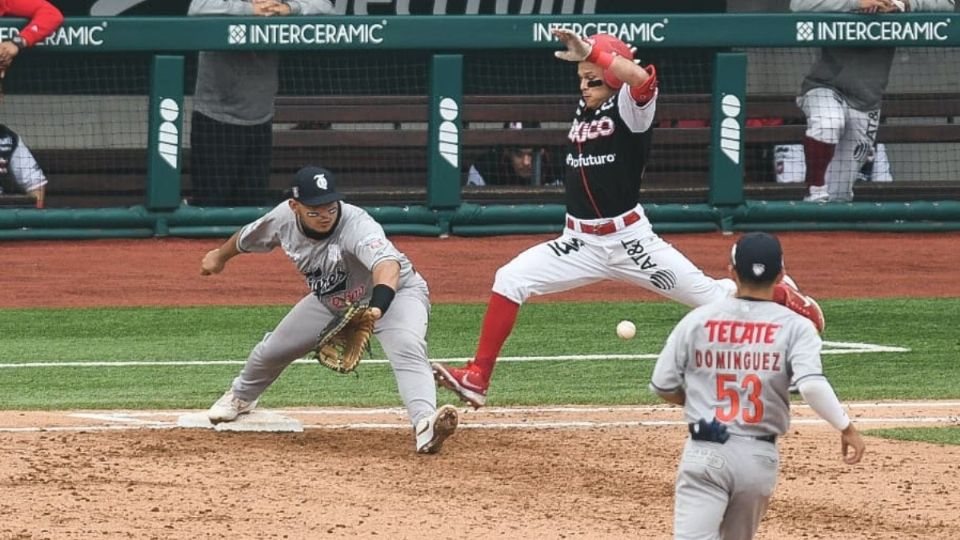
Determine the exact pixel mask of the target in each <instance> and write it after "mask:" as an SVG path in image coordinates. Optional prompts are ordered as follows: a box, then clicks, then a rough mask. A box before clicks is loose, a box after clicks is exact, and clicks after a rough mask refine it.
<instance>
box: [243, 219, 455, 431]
mask: <svg viewBox="0 0 960 540" xmlns="http://www.w3.org/2000/svg"><path fill="white" fill-rule="evenodd" d="M276 247H280V248H282V249H283V250H284V252H285V253H286V254H287V256H288V257H289V258H290V259H291V260H292V261H293V263H294V264H295V265H296V266H297V269H298V270H300V272H301V273H303V275H304V276H305V277H306V280H307V284H308V285H309V286H310V289H311V292H310V293H309V294H307V295H306V296H304V297H303V298H302V299H301V300H300V301H299V302H298V303H297V305H295V306H294V307H293V308H292V309H291V310H290V312H289V313H287V315H286V316H285V317H284V318H283V320H282V321H280V323H279V324H278V325H277V327H276V328H275V329H274V330H273V332H270V333H268V334H267V335H266V336H264V338H263V339H262V340H261V341H260V343H258V344H257V345H256V346H255V347H254V348H253V350H252V351H251V352H250V355H249V356H248V357H247V361H246V364H244V367H243V370H242V371H241V372H240V375H239V376H237V377H236V378H235V379H234V381H233V386H232V389H233V392H234V395H235V396H236V397H238V398H240V399H242V400H244V401H253V400H255V399H257V398H259V397H260V395H261V394H262V393H263V392H264V390H266V389H267V387H268V386H270V384H272V383H273V381H274V380H276V378H277V377H278V376H280V373H281V372H282V371H283V370H284V369H285V368H286V367H287V366H288V365H289V364H290V363H291V362H293V361H294V360H296V359H297V358H301V357H303V356H304V355H306V354H307V353H309V352H310V351H311V350H313V348H314V347H316V345H317V336H318V334H319V333H320V330H321V329H323V328H324V327H325V326H326V325H327V323H329V322H330V321H331V320H333V318H334V317H335V316H336V314H337V312H339V311H341V310H342V309H343V308H344V307H345V306H346V305H347V303H348V302H353V301H357V300H360V301H368V300H369V298H370V295H371V292H372V289H373V279H372V278H373V274H372V270H373V268H374V266H376V265H377V264H378V263H380V262H381V261H385V260H395V261H397V262H399V263H400V280H399V283H398V284H397V293H396V296H395V297H394V299H393V302H392V303H391V304H390V307H389V309H388V310H387V311H386V312H385V313H384V314H383V317H381V318H380V319H379V320H378V321H377V323H376V325H375V327H374V335H375V336H376V338H377V340H378V341H379V342H380V345H381V346H382V347H383V351H384V352H385V353H386V355H387V359H388V360H389V361H390V366H391V367H392V368H393V373H394V377H395V378H396V380H397V389H398V390H399V392H400V397H401V399H402V400H403V403H404V405H405V406H406V408H407V412H408V414H409V416H410V420H411V422H412V423H413V424H414V425H416V423H417V422H418V421H420V420H421V419H423V418H426V417H428V416H430V415H431V414H433V412H434V411H436V408H437V407H436V405H437V392H436V385H435V384H434V382H433V371H432V369H431V368H430V364H429V362H428V361H427V342H426V336H427V322H428V319H429V315H430V300H429V291H428V290H427V283H426V281H424V279H423V278H422V277H421V276H420V275H419V274H418V273H417V272H416V270H414V268H413V266H412V265H411V264H410V261H409V260H408V259H407V257H406V256H405V255H404V254H403V253H401V252H400V251H399V250H397V248H396V247H394V245H393V243H392V242H390V240H388V239H387V237H386V236H385V234H384V232H383V228H382V227H381V226H380V225H379V224H378V223H377V222H376V221H374V219H373V218H372V217H371V216H370V215H369V214H367V213H366V212H365V211H364V210H363V209H361V208H358V207H356V206H353V205H350V204H346V203H341V205H340V217H339V220H338V221H337V223H336V225H335V226H334V229H333V230H332V231H331V232H330V233H329V235H328V236H327V237H326V238H324V239H322V240H316V239H313V238H310V237H308V236H306V235H305V234H304V233H303V232H302V230H301V229H300V227H299V224H298V222H297V218H296V214H295V213H294V211H293V209H291V208H290V206H289V205H288V203H287V202H286V201H285V202H283V203H281V204H280V205H278V206H277V207H275V208H274V209H273V210H271V211H270V212H268V213H267V214H266V215H264V216H263V217H262V218H260V219H258V220H256V221H254V222H253V223H250V224H249V225H247V226H245V227H243V228H242V229H241V230H240V234H239V235H238V236H237V249H239V250H240V251H242V252H267V251H270V250H272V249H274V248H276Z"/></svg>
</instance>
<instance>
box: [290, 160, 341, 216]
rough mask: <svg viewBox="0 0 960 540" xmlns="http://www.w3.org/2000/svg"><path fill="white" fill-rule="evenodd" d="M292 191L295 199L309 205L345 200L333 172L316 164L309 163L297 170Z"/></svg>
mask: <svg viewBox="0 0 960 540" xmlns="http://www.w3.org/2000/svg"><path fill="white" fill-rule="evenodd" d="M290 192H291V194H292V195H293V200H295V201H297V202H298V203H301V204H305V205H307V206H320V205H321V204H329V203H332V202H334V201H342V200H343V194H342V193H338V192H337V189H336V187H335V184H334V179H333V173H332V172H330V171H328V170H327V169H324V168H323V167H318V166H316V165H307V166H306V167H304V168H302V169H300V170H299V171H297V174H296V176H294V178H293V187H291V188H290Z"/></svg>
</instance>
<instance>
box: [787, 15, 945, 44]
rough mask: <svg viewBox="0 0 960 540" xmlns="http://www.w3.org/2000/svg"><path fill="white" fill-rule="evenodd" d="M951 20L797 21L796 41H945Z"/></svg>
mask: <svg viewBox="0 0 960 540" xmlns="http://www.w3.org/2000/svg"><path fill="white" fill-rule="evenodd" d="M951 23H952V19H951V18H950V17H947V18H945V19H943V20H941V21H892V20H887V21H816V22H814V21H798V22H797V41H831V42H841V43H844V42H847V43H849V42H856V41H881V42H882V41H913V42H917V43H923V42H938V41H946V40H947V39H948V36H949V30H950V24H951Z"/></svg>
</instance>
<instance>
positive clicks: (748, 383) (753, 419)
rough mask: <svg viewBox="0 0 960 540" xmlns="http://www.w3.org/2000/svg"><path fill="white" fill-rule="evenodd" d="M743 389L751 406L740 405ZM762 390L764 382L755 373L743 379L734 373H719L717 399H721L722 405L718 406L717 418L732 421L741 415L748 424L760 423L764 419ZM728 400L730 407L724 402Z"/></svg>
mask: <svg viewBox="0 0 960 540" xmlns="http://www.w3.org/2000/svg"><path fill="white" fill-rule="evenodd" d="M741 390H742V391H743V393H744V394H745V397H746V400H747V401H749V402H750V405H751V406H746V407H743V408H741V407H740V393H741V392H740V391H741ZM762 391H763V382H762V381H761V380H760V377H758V376H757V375H756V374H755V373H750V374H748V375H745V376H744V377H743V379H742V380H741V379H740V378H739V377H738V375H736V374H734V373H718V374H717V401H720V402H721V405H720V406H718V407H717V420H719V421H721V422H731V421H733V420H735V419H736V418H737V416H740V417H741V418H743V421H744V422H745V423H747V424H759V423H760V421H762V420H763V401H762V400H761V399H760V393H761V392H762ZM727 401H729V408H728V407H727V403H724V402H727ZM745 405H746V404H745ZM741 413H742V414H741Z"/></svg>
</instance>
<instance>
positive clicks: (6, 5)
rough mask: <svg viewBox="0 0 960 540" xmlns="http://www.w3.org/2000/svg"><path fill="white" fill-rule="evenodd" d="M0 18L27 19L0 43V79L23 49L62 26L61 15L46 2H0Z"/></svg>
mask: <svg viewBox="0 0 960 540" xmlns="http://www.w3.org/2000/svg"><path fill="white" fill-rule="evenodd" d="M0 16H3V17H23V18H25V19H28V21H27V24H26V26H24V27H23V28H21V29H20V31H19V32H17V33H16V34H14V35H12V36H10V37H9V38H7V39H5V40H3V42H2V43H0V79H2V78H4V77H5V76H6V74H7V70H8V69H10V66H11V64H13V59H14V58H16V57H17V55H19V54H20V53H21V52H22V51H23V49H26V48H28V47H33V46H34V45H36V44H37V43H38V42H39V41H41V40H42V39H44V38H45V37H47V36H49V35H50V34H52V33H53V31H54V30H56V29H57V28H59V27H60V25H61V24H63V13H60V10H59V9H57V8H56V7H55V6H54V5H53V4H51V3H50V2H47V0H0Z"/></svg>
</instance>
